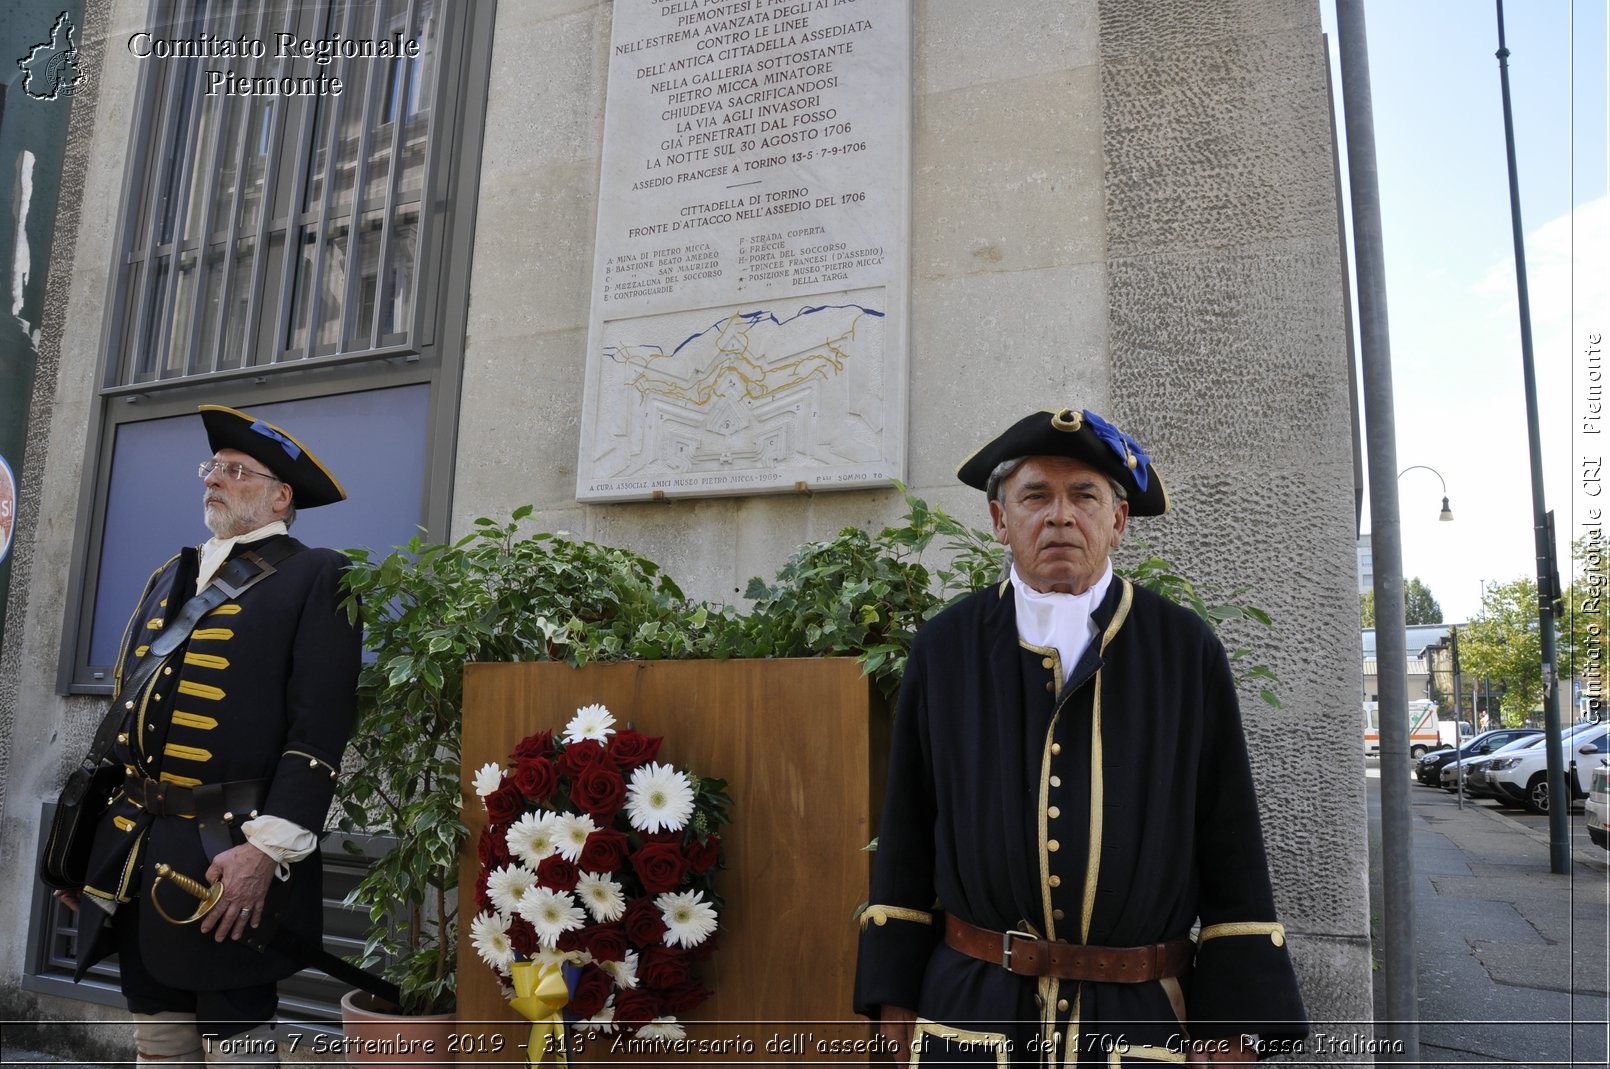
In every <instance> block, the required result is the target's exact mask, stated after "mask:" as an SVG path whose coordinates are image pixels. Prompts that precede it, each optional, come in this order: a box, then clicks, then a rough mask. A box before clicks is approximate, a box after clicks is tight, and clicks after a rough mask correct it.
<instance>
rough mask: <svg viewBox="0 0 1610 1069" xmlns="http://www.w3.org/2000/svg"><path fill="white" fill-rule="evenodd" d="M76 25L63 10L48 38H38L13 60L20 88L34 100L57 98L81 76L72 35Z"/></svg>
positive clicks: (79, 79)
mask: <svg viewBox="0 0 1610 1069" xmlns="http://www.w3.org/2000/svg"><path fill="white" fill-rule="evenodd" d="M77 32H78V27H76V26H74V25H73V20H72V19H71V18H69V17H68V16H67V12H65V11H63V12H62V13H61V14H60V15H59V16H57V18H56V25H54V26H52V27H51V28H50V40H48V41H42V42H40V43H39V44H36V45H34V46H33V47H32V48H30V49H29V50H28V54H27V55H26V56H23V57H22V58H21V59H19V60H17V66H18V67H20V68H22V91H23V92H24V93H26V94H27V95H28V96H30V97H32V98H33V99H35V100H60V99H61V98H62V97H64V96H69V95H71V94H72V92H73V90H74V89H77V88H78V86H79V83H81V82H82V81H83V80H84V75H83V73H82V72H81V71H79V69H78V46H77V45H75V44H74V43H73V35H74V34H75V33H77Z"/></svg>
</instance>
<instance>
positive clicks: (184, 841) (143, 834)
mask: <svg viewBox="0 0 1610 1069" xmlns="http://www.w3.org/2000/svg"><path fill="white" fill-rule="evenodd" d="M279 539H285V540H286V541H287V542H293V544H295V545H296V546H298V547H300V545H301V544H300V543H294V540H292V539H290V538H289V536H285V535H280V536H275V537H273V538H270V539H265V540H264V541H262V542H259V543H250V544H246V545H240V546H237V547H236V549H235V552H234V554H232V556H234V555H238V554H239V553H242V552H245V551H246V550H249V549H261V548H263V547H267V546H269V545H271V544H273V543H275V542H277V541H278V540H279ZM345 565H346V559H345V558H344V557H342V556H341V554H339V553H337V552H335V551H334V550H329V549H307V548H305V547H302V548H300V550H299V551H298V552H296V553H295V554H293V555H291V556H290V557H288V558H286V559H285V560H283V561H281V562H280V563H279V564H278V565H277V571H276V572H275V573H274V574H273V575H270V576H267V577H265V578H263V579H262V580H261V581H259V582H258V583H257V584H256V585H254V586H252V587H250V588H249V589H247V590H245V591H243V592H242V593H241V595H240V597H239V598H238V599H232V600H228V601H225V602H224V603H222V604H221V605H219V606H218V607H217V608H215V609H213V610H212V611H211V612H209V613H208V614H207V615H206V616H203V617H202V618H201V620H200V621H198V622H197V624H196V627H195V630H194V631H193V632H192V633H191V636H190V639H189V641H188V642H187V643H186V644H184V645H182V646H180V647H179V649H178V650H176V651H174V653H172V654H171V655H169V657H168V659H167V663H166V664H164V665H163V666H162V667H161V668H159V669H158V670H157V672H156V675H155V677H154V679H155V682H154V683H153V684H152V685H151V686H149V687H148V688H147V689H146V692H145V693H144V694H142V695H122V696H120V700H128V699H134V700H135V701H136V705H137V708H136V709H135V710H134V712H133V714H132V715H131V718H130V720H129V721H128V723H126V724H125V729H126V734H127V738H126V740H122V741H120V742H119V745H118V746H117V747H116V748H115V749H114V753H113V756H114V759H116V760H118V761H120V762H122V763H124V764H125V765H128V766H131V767H133V768H137V769H139V770H140V772H141V773H142V774H144V775H145V776H147V777H149V778H151V779H154V780H159V781H165V782H169V783H174V784H178V785H181V786H185V787H198V786H201V785H203V784H213V783H224V782H229V781H234V780H250V779H264V780H267V781H268V783H267V789H266V792H265V794H264V797H263V801H262V803H261V805H260V806H259V807H258V811H259V813H260V814H262V815H271V816H277V817H281V818H283V819H285V820H289V821H292V822H293V823H296V824H300V825H301V826H302V827H304V828H307V829H308V830H310V831H312V832H313V833H314V834H315V835H318V834H320V833H321V832H322V831H323V828H324V818H325V815H326V813H327V811H328V810H329V807H330V800H331V798H332V797H333V794H334V791H335V786H336V776H337V773H338V771H339V769H340V767H341V752H342V750H344V749H345V748H346V744H347V740H348V739H349V738H350V737H351V735H352V726H353V719H354V716H355V713H356V688H357V678H358V668H359V658H360V632H359V629H358V628H357V627H355V626H354V625H352V624H350V623H348V622H347V616H346V613H345V612H344V611H343V610H342V609H341V608H340V601H341V596H342V595H341V590H340V576H341V572H342V569H343V568H344V567H345ZM196 569H197V559H196V551H195V550H194V549H186V550H185V551H184V552H182V553H180V554H179V555H178V556H176V557H174V558H173V559H171V560H169V561H168V562H167V563H166V564H165V565H163V566H162V567H161V568H160V569H158V570H157V571H156V573H154V574H153V575H152V576H151V579H150V581H149V582H148V583H147V584H146V588H145V592H144V594H142V595H141V598H140V603H139V606H138V608H136V610H135V612H134V615H133V617H132V618H131V619H130V621H129V625H128V628H127V629H126V630H125V632H124V636H123V644H122V648H121V649H120V651H119V654H118V662H117V665H118V680H119V682H120V683H121V681H122V680H125V679H128V678H129V677H130V676H132V675H133V674H134V672H135V671H136V670H137V669H138V668H139V666H140V664H141V662H142V661H143V660H144V659H145V658H146V656H148V652H149V642H150V640H151V638H152V637H153V636H154V635H155V634H156V633H157V632H158V631H159V630H161V628H162V627H163V626H164V625H165V624H166V623H167V622H168V621H169V620H171V619H173V617H174V616H175V615H176V614H177V613H178V612H179V610H180V609H181V608H182V607H183V605H184V603H185V602H186V601H188V600H189V599H190V597H191V596H192V595H193V594H194V592H195V580H196ZM250 815H251V814H249V813H240V814H235V815H234V817H235V819H234V821H233V827H232V828H231V840H232V842H234V843H236V844H239V843H242V842H244V841H245V839H244V836H243V835H242V834H241V832H240V830H239V825H240V824H241V823H242V822H244V821H245V820H247V819H249V817H250ZM210 860H211V859H210V858H209V857H208V855H207V853H206V851H205V850H204V849H203V846H202V841H201V836H200V835H199V834H198V833H197V830H196V821H195V820H194V819H191V818H187V817H179V816H155V815H153V814H152V813H150V812H147V811H146V810H144V809H142V808H141V807H140V806H139V805H137V804H136V803H135V802H134V800H132V799H130V798H128V797H126V796H121V795H119V796H118V797H115V798H114V800H113V804H112V805H111V807H110V808H109V810H108V812H107V814H106V816H105V817H104V819H103V821H102V824H101V826H100V828H99V829H98V831H97V834H96V840H95V847H94V849H93V851H92V854H91V859H90V869H89V876H88V879H87V881H86V886H85V892H86V894H87V895H95V896H100V897H101V898H103V899H107V900H111V901H115V902H117V903H118V906H117V908H118V909H120V910H122V909H139V910H140V918H139V920H140V923H139V929H140V941H141V948H142V950H143V951H144V953H143V954H142V960H143V964H144V965H145V967H146V968H147V969H148V970H149V971H150V972H151V974H152V975H153V976H154V977H155V978H156V979H157V980H159V981H161V982H162V983H165V984H168V985H170V986H173V987H177V988H182V989H186V990H201V989H204V988H235V987H245V986H249V985H254V984H261V983H270V982H274V981H277V980H279V979H282V978H284V977H286V976H289V975H290V974H292V973H294V972H296V971H297V970H298V969H299V968H300V967H301V966H299V965H298V964H297V963H295V962H293V961H291V960H290V959H289V958H286V957H283V956H281V955H279V954H276V953H274V952H272V951H270V952H259V951H255V950H252V949H251V948H250V947H248V946H246V945H245V944H244V943H243V942H235V941H233V940H225V941H224V942H223V943H217V942H215V941H214V939H213V937H212V935H211V934H209V935H202V934H201V932H200V930H199V928H198V926H197V925H194V924H191V925H185V926H177V925H174V924H171V923H169V922H167V921H165V920H163V919H162V917H161V916H160V915H159V914H158V913H157V912H156V911H155V909H154V908H153V907H152V905H151V883H152V879H153V875H154V873H153V870H154V868H155V865H156V863H157V862H167V863H168V864H170V865H172V866H173V867H174V868H175V869H176V870H177V871H179V872H182V873H185V874H187V875H189V876H192V877H194V878H196V879H198V880H200V879H203V878H204V876H205V874H206V871H207V866H208V864H209V862H210ZM322 883H323V880H322V873H321V869H320V864H319V854H318V852H317V851H315V852H314V853H313V854H312V856H310V857H308V858H307V859H305V860H303V861H299V862H297V863H296V864H294V865H291V866H290V879H289V880H288V881H280V880H277V879H276V880H274V881H273V884H272V886H271V887H270V890H269V898H268V903H267V908H268V909H269V910H271V911H275V912H278V913H280V914H281V915H282V916H283V918H284V922H285V926H286V927H288V928H292V929H294V930H296V931H297V932H298V933H300V934H302V935H305V936H308V937H310V938H314V939H317V938H318V936H319V934H320V933H321V931H322V917H323V909H322V901H321V899H322ZM159 893H160V894H161V895H162V896H163V906H164V908H165V909H167V911H168V912H169V913H170V914H172V915H173V916H176V917H183V916H188V915H189V913H190V911H191V910H193V909H194V906H195V900H194V899H188V900H187V899H186V898H185V897H184V896H183V895H182V893H180V892H178V891H176V890H174V889H172V888H170V887H168V886H166V885H164V886H163V887H162V888H161V889H160V892H159ZM187 906H188V907H189V908H188V909H187V908H186V907H187ZM79 916H80V926H81V931H80V934H79V974H80V975H82V974H83V971H84V970H85V969H87V968H88V967H89V966H90V965H92V964H94V962H96V961H98V960H100V959H101V958H102V957H105V956H106V955H107V954H109V953H111V952H112V950H113V945H112V939H111V938H110V936H111V933H110V931H108V930H105V928H104V925H105V923H106V920H107V915H106V913H105V912H104V911H103V910H101V909H99V908H97V907H96V906H95V905H94V904H93V903H88V902H86V903H85V905H84V907H83V909H82V910H81V911H80V914H79Z"/></svg>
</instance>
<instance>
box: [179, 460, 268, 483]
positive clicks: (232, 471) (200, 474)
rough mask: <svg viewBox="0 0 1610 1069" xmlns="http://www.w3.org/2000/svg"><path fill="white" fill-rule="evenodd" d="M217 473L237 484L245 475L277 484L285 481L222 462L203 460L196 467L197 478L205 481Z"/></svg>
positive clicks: (244, 466) (241, 465) (238, 465)
mask: <svg viewBox="0 0 1610 1069" xmlns="http://www.w3.org/2000/svg"><path fill="white" fill-rule="evenodd" d="M215 471H216V472H221V473H223V474H224V475H228V476H231V477H232V478H234V480H235V481H236V482H240V479H241V476H243V475H255V476H257V477H258V478H259V479H273V480H274V481H275V482H283V481H284V480H282V479H280V478H278V477H277V476H274V475H269V474H268V473H267V472H262V471H253V470H252V469H250V468H248V467H246V465H244V464H235V463H229V462H226V461H222V460H203V461H202V462H201V463H200V464H198V465H197V466H196V477H197V478H198V479H205V478H206V477H207V476H209V475H211V474H212V473H213V472H215Z"/></svg>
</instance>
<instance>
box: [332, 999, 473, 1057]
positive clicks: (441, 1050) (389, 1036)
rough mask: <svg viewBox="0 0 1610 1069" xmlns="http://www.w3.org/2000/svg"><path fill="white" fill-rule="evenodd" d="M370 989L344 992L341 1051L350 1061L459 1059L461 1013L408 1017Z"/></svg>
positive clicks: (342, 1000)
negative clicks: (373, 993) (456, 1036)
mask: <svg viewBox="0 0 1610 1069" xmlns="http://www.w3.org/2000/svg"><path fill="white" fill-rule="evenodd" d="M395 1011H396V1007H395V1006H392V1005H391V1004H390V1003H388V1002H382V1001H381V1000H380V999H378V998H376V997H375V996H374V995H371V994H370V993H369V992H367V991H348V992H347V993H346V994H345V995H342V996H341V1031H342V1032H343V1034H344V1043H343V1051H342V1053H343V1054H344V1055H345V1056H346V1062H347V1064H348V1065H390V1066H405V1065H417V1066H440V1065H442V1064H444V1063H450V1062H453V1061H456V1060H457V1058H456V1056H455V1054H454V1051H455V1049H456V1044H455V1043H454V1042H453V1037H454V1035H455V1033H456V1032H457V1031H458V1016H457V1014H452V1013H432V1014H427V1015H425V1016H422V1017H405V1016H403V1015H402V1014H400V1013H397V1012H395Z"/></svg>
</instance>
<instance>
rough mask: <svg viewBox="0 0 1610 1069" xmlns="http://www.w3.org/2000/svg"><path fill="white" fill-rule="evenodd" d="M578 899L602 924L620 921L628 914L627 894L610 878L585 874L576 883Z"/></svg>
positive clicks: (594, 918)
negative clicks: (624, 914) (622, 915)
mask: <svg viewBox="0 0 1610 1069" xmlns="http://www.w3.org/2000/svg"><path fill="white" fill-rule="evenodd" d="M576 897H577V898H579V899H581V904H582V905H584V906H586V907H587V912H588V913H591V914H592V915H593V920H595V921H598V922H599V923H600V924H605V923H608V922H609V921H618V920H620V919H621V914H623V913H625V912H626V894H625V892H624V891H622V890H621V885H620V884H618V883H616V882H615V881H614V880H612V879H610V878H609V877H608V876H600V875H598V874H597V873H593V872H584V873H582V874H581V879H580V880H579V881H577V883H576Z"/></svg>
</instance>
